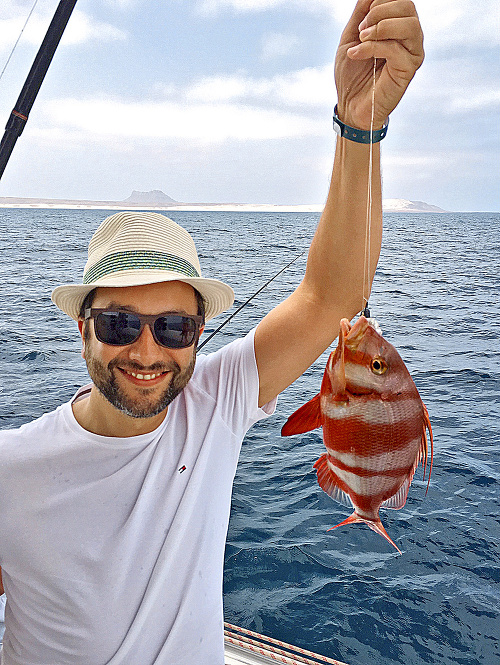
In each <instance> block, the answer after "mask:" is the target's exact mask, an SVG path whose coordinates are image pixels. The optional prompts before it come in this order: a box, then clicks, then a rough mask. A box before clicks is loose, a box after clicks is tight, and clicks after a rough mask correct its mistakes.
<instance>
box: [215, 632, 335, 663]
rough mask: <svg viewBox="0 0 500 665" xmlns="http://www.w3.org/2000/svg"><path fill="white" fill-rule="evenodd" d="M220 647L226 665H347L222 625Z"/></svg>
mask: <svg viewBox="0 0 500 665" xmlns="http://www.w3.org/2000/svg"><path fill="white" fill-rule="evenodd" d="M224 644H225V655H226V665H245V664H248V665H264V664H266V663H276V662H278V663H284V665H303V664H305V665H322V664H324V663H328V664H329V665H347V663H343V662H341V661H340V660H335V659H333V658H327V657H326V656H322V655H320V654H317V653H314V652H312V651H308V650H307V649H301V648H299V647H295V646H293V645H292V644H287V643H286V642H281V641H280V640H275V639H273V638H272V637H266V636H265V635H261V634H260V633H254V632H253V631H251V630H247V629H246V628H239V627H238V626H233V625H232V624H230V623H225V624H224Z"/></svg>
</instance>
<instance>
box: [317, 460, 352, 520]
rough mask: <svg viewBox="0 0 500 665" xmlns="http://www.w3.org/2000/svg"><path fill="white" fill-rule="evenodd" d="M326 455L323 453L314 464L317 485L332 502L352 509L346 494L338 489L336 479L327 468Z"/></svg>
mask: <svg viewBox="0 0 500 665" xmlns="http://www.w3.org/2000/svg"><path fill="white" fill-rule="evenodd" d="M327 460H328V455H327V454H326V453H325V454H324V455H321V457H320V458H319V459H318V460H317V461H316V462H315V463H314V468H315V469H316V473H317V476H318V483H319V486H320V487H321V489H322V490H323V491H324V492H326V493H327V494H328V496H329V497H331V498H332V499H333V500H334V501H338V502H339V503H342V504H344V506H347V507H348V508H352V501H351V499H350V497H349V494H347V492H344V490H342V489H340V487H339V486H338V484H337V478H336V477H335V474H334V473H333V472H332V470H331V469H330V467H329V466H328V462H327Z"/></svg>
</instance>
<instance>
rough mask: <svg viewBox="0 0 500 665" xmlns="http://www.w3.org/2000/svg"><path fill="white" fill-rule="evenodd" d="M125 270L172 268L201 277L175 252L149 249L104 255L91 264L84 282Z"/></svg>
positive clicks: (189, 275)
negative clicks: (168, 252)
mask: <svg viewBox="0 0 500 665" xmlns="http://www.w3.org/2000/svg"><path fill="white" fill-rule="evenodd" d="M123 270H170V271H172V272H178V273H180V274H182V275H185V276H186V277H199V276H200V275H199V273H198V271H197V270H196V268H195V267H194V266H193V265H192V264H191V263H189V261H186V260H185V259H181V258H180V257H178V256H175V255H174V254H165V253H164V252H154V251H149V250H135V251H128V252H116V253H115V254H109V255H108V256H105V257H103V258H102V259H101V260H100V261H98V262H97V263H96V264H95V265H93V266H91V267H90V268H89V269H88V270H87V272H86V273H85V275H84V276H83V283H84V284H93V283H94V282H96V281H97V280H98V279H101V277H106V276H107V275H110V274H113V273H116V272H121V271H123Z"/></svg>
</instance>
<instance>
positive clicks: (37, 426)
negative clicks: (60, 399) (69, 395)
mask: <svg viewBox="0 0 500 665" xmlns="http://www.w3.org/2000/svg"><path fill="white" fill-rule="evenodd" d="M63 408H64V405H61V406H58V407H57V408H55V409H53V410H52V411H48V412H47V413H43V414H42V415H41V416H38V418H35V419H33V420H30V421H28V422H26V423H23V424H22V425H20V426H19V427H15V428H13V429H5V430H0V443H3V442H7V441H16V440H23V439H26V438H32V437H34V436H39V435H40V434H41V432H43V431H46V430H48V429H50V430H53V429H54V426H55V423H56V422H57V421H58V419H59V418H60V416H61V411H62V409H63Z"/></svg>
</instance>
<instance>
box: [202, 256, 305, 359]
mask: <svg viewBox="0 0 500 665" xmlns="http://www.w3.org/2000/svg"><path fill="white" fill-rule="evenodd" d="M305 253H306V250H304V251H303V252H301V253H300V254H299V255H298V256H296V257H295V258H294V259H292V260H291V261H290V263H287V264H286V266H283V268H280V270H279V271H278V272H277V273H276V274H275V275H273V276H272V277H271V279H268V280H267V282H266V283H265V284H263V285H262V286H261V287H260V289H259V290H258V291H256V292H255V293H254V294H253V295H252V296H250V298H248V300H246V301H245V302H244V303H243V305H240V306H239V307H238V309H237V310H236V311H235V312H233V313H232V314H231V316H229V317H228V318H227V319H226V320H225V321H223V322H222V323H221V324H220V326H219V327H218V328H216V329H215V330H214V331H213V332H212V333H211V334H210V335H209V336H208V337H207V339H205V340H203V342H202V343H201V344H200V345H199V346H198V349H197V351H200V350H201V349H202V348H203V347H204V346H205V344H206V343H207V342H209V341H210V340H211V339H212V337H214V336H215V335H217V333H218V332H219V330H221V328H223V327H224V326H225V325H226V323H229V321H231V319H232V318H233V317H234V316H236V314H238V312H240V311H241V310H242V309H243V307H246V305H248V303H249V302H250V301H251V300H253V299H254V298H255V296H257V295H259V293H260V292H261V291H263V290H264V289H265V288H266V286H267V285H268V284H270V283H271V282H272V281H273V280H274V279H276V277H278V276H279V275H281V273H282V272H284V271H285V270H286V269H287V268H289V267H290V266H291V265H292V263H295V261H297V259H300V257H301V256H304V254H305Z"/></svg>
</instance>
